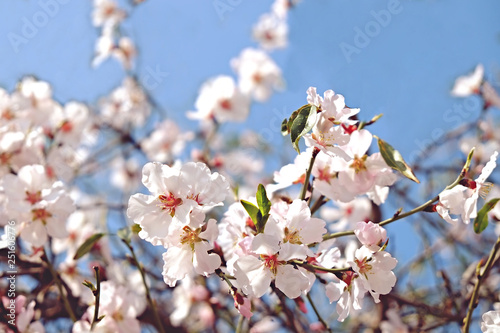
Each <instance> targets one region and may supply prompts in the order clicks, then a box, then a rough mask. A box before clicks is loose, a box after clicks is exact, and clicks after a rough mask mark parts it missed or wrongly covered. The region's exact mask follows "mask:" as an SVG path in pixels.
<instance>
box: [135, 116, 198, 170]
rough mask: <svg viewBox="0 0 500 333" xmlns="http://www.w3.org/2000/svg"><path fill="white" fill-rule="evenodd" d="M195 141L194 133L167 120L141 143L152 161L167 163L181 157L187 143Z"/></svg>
mask: <svg viewBox="0 0 500 333" xmlns="http://www.w3.org/2000/svg"><path fill="white" fill-rule="evenodd" d="M193 139H194V133H193V132H190V131H183V130H181V129H180V128H179V126H177V124H176V123H175V122H174V121H172V120H170V119H167V120H164V121H163V122H161V123H160V124H159V125H158V126H157V127H156V129H155V130H154V131H153V132H152V133H151V135H149V136H148V137H147V138H145V139H144V140H143V141H142V142H141V148H142V150H143V151H144V153H146V156H147V157H148V158H149V159H150V160H151V161H156V162H162V163H165V162H170V161H172V160H173V159H174V157H175V156H178V155H180V154H181V153H182V151H183V150H184V147H185V146H186V142H188V141H191V140H193Z"/></svg>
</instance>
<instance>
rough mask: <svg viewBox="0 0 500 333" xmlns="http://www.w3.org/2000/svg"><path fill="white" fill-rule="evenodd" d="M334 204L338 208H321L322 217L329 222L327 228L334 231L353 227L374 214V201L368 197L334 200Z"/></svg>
mask: <svg viewBox="0 0 500 333" xmlns="http://www.w3.org/2000/svg"><path fill="white" fill-rule="evenodd" d="M315 164H316V163H315ZM316 179H317V178H316ZM315 184H316V180H315ZM315 189H316V187H315ZM334 204H335V206H337V207H338V208H335V207H323V208H322V209H321V210H320V216H321V218H322V219H323V220H325V221H326V222H327V228H328V229H329V230H330V231H332V232H334V231H341V230H346V229H347V228H349V229H352V228H353V227H354V226H355V224H356V223H357V222H359V221H368V220H370V217H371V216H372V203H371V201H370V200H369V199H368V198H366V197H359V198H356V199H354V200H353V201H350V202H347V203H343V202H334Z"/></svg>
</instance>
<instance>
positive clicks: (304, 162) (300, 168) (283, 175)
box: [266, 148, 312, 193]
mask: <svg viewBox="0 0 500 333" xmlns="http://www.w3.org/2000/svg"><path fill="white" fill-rule="evenodd" d="M311 154H312V148H309V149H307V150H305V151H303V152H302V153H300V154H299V155H297V156H296V157H295V160H294V161H293V163H291V164H287V165H285V166H283V167H281V169H280V171H275V172H274V182H275V183H276V184H269V185H267V186H266V191H267V192H269V193H273V192H276V191H278V190H281V189H284V188H287V187H289V186H292V185H294V184H303V183H304V180H305V178H306V171H307V167H308V166H309V161H310V160H311Z"/></svg>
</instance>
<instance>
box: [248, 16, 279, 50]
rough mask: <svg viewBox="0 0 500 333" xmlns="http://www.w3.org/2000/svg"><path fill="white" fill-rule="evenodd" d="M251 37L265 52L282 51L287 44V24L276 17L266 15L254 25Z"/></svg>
mask: <svg viewBox="0 0 500 333" xmlns="http://www.w3.org/2000/svg"><path fill="white" fill-rule="evenodd" d="M252 35H253V38H254V39H255V40H256V41H257V42H258V43H259V44H260V46H261V47H262V48H263V49H265V50H274V49H282V48H285V47H286V46H287V44H288V24H287V22H286V21H285V20H284V19H282V18H280V17H279V16H278V15H275V14H274V13H266V14H263V15H261V17H260V18H259V21H258V22H257V24H255V25H254V27H253V29H252Z"/></svg>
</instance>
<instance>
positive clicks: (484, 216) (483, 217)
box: [474, 198, 500, 234]
mask: <svg viewBox="0 0 500 333" xmlns="http://www.w3.org/2000/svg"><path fill="white" fill-rule="evenodd" d="M498 201H500V198H495V199H491V200H490V201H488V202H487V203H486V204H485V205H484V206H483V208H481V210H479V212H477V216H476V218H475V219H474V232H475V233H476V234H480V233H481V232H483V230H484V229H486V227H487V226H488V213H489V212H490V211H491V210H492V209H493V208H495V206H496V204H497V202H498Z"/></svg>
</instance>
